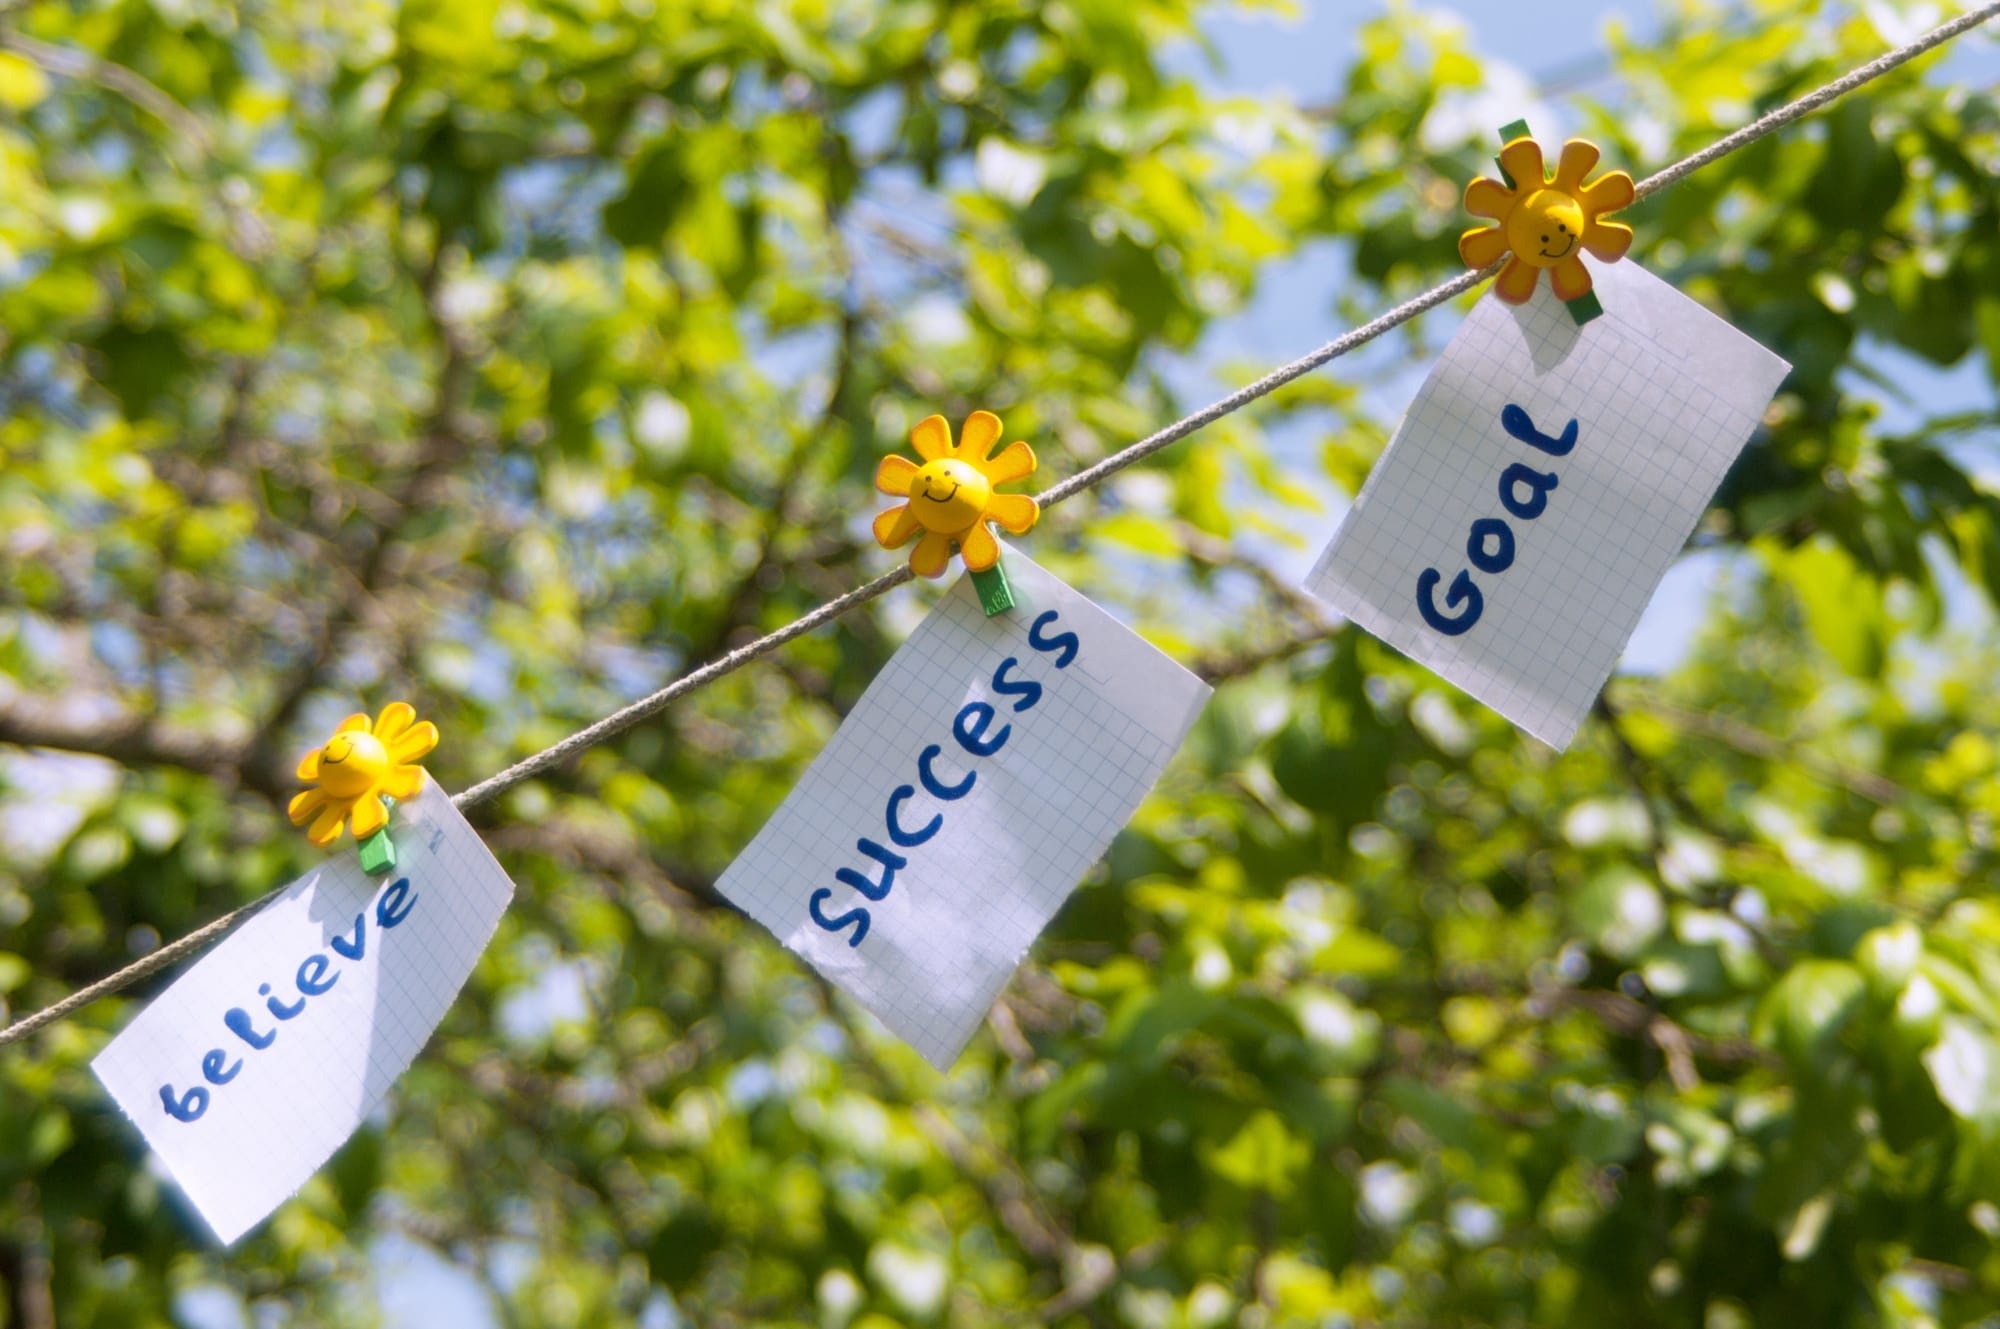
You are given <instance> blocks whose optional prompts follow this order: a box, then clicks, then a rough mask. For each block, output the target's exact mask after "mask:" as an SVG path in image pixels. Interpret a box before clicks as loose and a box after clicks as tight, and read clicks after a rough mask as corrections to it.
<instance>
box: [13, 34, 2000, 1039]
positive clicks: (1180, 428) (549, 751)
mask: <svg viewBox="0 0 2000 1329" xmlns="http://www.w3.org/2000/svg"><path fill="white" fill-rule="evenodd" d="M1996 14H2000V0H1989V3H1987V4H1984V5H1980V6H1978V7H1977V8H1974V9H1971V10H1968V11H1967V12H1966V13H1964V14H1962V15H1960V16H1959V17H1957V18H1955V19H1953V20H1951V21H1950V22H1949V23H1944V24H1941V25H1939V26H1938V27H1936V28H1933V29H1932V30H1931V31H1929V32H1927V33H1925V34H1924V35H1923V36H1921V37H1919V38H1917V39H1916V40H1915V41H1913V42H1910V43H1908V44H1906V45H1903V46H1898V47H1896V48H1895V49H1894V50H1891V51H1887V52H1885V53H1884V54H1882V55H1881V56H1879V57H1877V58H1876V59H1874V60H1871V61H1869V62H1868V63H1867V64H1865V65H1862V66H1860V67H1859V68H1856V69H1854V70H1853V71H1851V72H1849V73H1847V74H1845V75H1843V76H1841V77H1840V78H1838V79H1835V80H1834V81H1833V82H1831V83H1828V84H1826V85H1825V86H1824V87H1820V88H1817V89H1815V90H1813V91H1812V92H1809V93H1807V94H1806V95H1805V96H1803V97H1801V98H1799V99H1798V100H1796V101H1793V102H1788V103H1786V104H1785V105H1784V106H1781V107H1778V108H1777V109H1775V110H1772V111H1770V112H1767V113H1766V114H1764V115H1762V116H1759V117H1758V118H1757V119H1755V120H1753V121H1751V122H1750V123H1749V124H1747V125H1744V126H1743V127H1742V128H1741V129H1738V130H1736V131H1735V132H1734V133H1731V134H1729V135H1727V136H1726V137H1723V138H1720V139H1717V140H1716V141H1715V142H1714V143H1711V144H1709V145H1708V146H1707V147H1705V148H1703V149H1702V150H1701V151H1699V152H1697V153H1694V154H1693V155H1692V156H1688V157H1683V158H1682V159H1681V160H1680V161H1677V162H1675V163H1674V164H1673V165H1671V166H1668V167H1666V168H1665V169H1664V170H1660V171H1656V172H1654V173H1653V174H1652V175H1649V176H1647V177H1646V178H1645V179H1644V180H1641V181H1640V182H1639V183H1638V184H1637V186H1636V187H1635V190H1634V192H1635V194H1636V196H1637V198H1639V199H1643V198H1646V197H1647V196H1648V195H1651V194H1655V193H1658V192H1659V191H1660V190H1662V189H1665V188H1666V187H1667V186H1669V185H1671V184H1674V183H1676V182H1678V181H1680V180H1682V179H1684V178H1686V177H1687V176H1688V175H1690V174H1692V173H1693V172H1695V171H1698V170H1700V169H1701V168H1702V167H1704V166H1706V165H1708V164H1709V163H1711V162H1714V161H1717V160H1719V159H1721V158H1723V157H1726V156H1728V155H1729V154H1730V153H1732V152H1735V151H1736V150H1737V149H1738V148H1741V147H1745V146H1747V145H1748V144H1751V143H1754V142H1756V141H1757V140H1758V139H1761V138H1764V137H1766V136H1767V135H1770V134H1773V133H1776V132H1777V131H1778V130H1780V129H1782V128H1784V127H1785V126H1786V125H1789V124H1791V123H1793V122H1794V121H1797V120H1800V119H1803V118H1804V117H1805V116H1808V115H1811V114H1812V113H1813V112H1814V111H1817V110H1819V109H1820V108H1822V107H1824V106H1826V105H1828V104H1829V103H1831V102H1833V101H1836V100H1838V99H1839V98H1840V97H1843V96H1845V95H1846V94H1847V93H1849V92H1852V91H1854V89H1856V88H1858V87H1861V86H1862V85H1863V84H1866V83H1870V82H1873V81H1874V80H1875V79H1878V78H1880V77H1882V76H1883V75H1884V74H1886V73H1888V72H1889V71H1890V70H1892V69H1895V68H1897V67H1898V66H1900V65H1904V64H1907V63H1908V62H1909V61H1911V60H1914V59H1916V58H1917V57H1918V56H1920V55H1923V54H1925V53H1926V52H1928V51H1932V50H1935V49H1936V48H1938V47H1939V46H1942V45H1944V44H1945V43H1946V42H1948V41H1950V40H1951V39H1952V38H1954V37H1956V36H1958V35H1959V34H1961V33H1964V32H1967V31H1969V30H1971V29H1972V28H1975V27H1977V26H1979V25H1980V24H1982V23H1984V22H1986V21H1987V20H1988V19H1990V18H1992V17H1994V16H1995V15H1996ZM1635 201H1636V200H1635ZM1499 268H1500V264H1499V263H1497V262H1496V263H1494V264H1493V265H1492V266H1490V267H1488V268H1485V269H1482V270H1480V271H1477V272H1467V273H1462V274H1461V275H1459V276H1457V277H1454V278H1453V279H1452V280H1450V281H1448V282H1445V283H1443V284H1442V285H1439V286H1434V287H1432V288H1431V289H1430V290H1428V291H1426V292H1424V293H1423V294H1422V295H1419V296H1417V297H1416V298H1415V299H1413V300H1409V301H1406V302H1405V303H1403V304H1400V305H1398V306H1396V307H1395V308H1394V309H1392V310H1390V311H1389V312H1388V313H1386V314H1382V315H1380V316H1379V317H1377V318H1375V319H1373V320H1371V321H1369V322H1367V323H1364V324H1362V325H1361V326H1360V327H1358V328H1355V329H1353V330H1352V331H1350V332H1348V333H1346V334H1344V335H1342V336H1340V337H1337V338H1335V339H1334V340H1333V341H1330V342H1328V343H1327V344H1326V345H1324V346H1322V347H1320V348H1319V349H1318V350H1316V351H1312V352H1310V353H1309V354H1307V355H1303V356H1300V357H1299V358H1298V359H1296V360H1293V361H1292V362H1291V363H1289V364H1286V365H1282V366H1280V367H1279V368H1277V369H1274V370H1272V371H1271V372H1270V373H1268V374H1266V375H1264V377H1262V378H1260V379H1258V380H1257V381H1256V382H1254V383H1250V384H1247V385H1246V386H1244V387H1241V388H1238V389H1237V390H1236V391H1235V392H1232V393H1230V394H1229V395H1228V396H1226V397H1223V398H1221V399H1220V400H1218V401H1215V402H1212V403H1210V404H1209V405H1208V406H1205V407H1203V408H1202V409H1201V410H1199V411H1196V412H1195V413H1194V414H1192V415H1189V416H1185V417H1183V418H1182V419H1180V420H1177V421H1175V422H1174V423H1173V424H1171V425H1168V426H1167V427H1166V428H1164V429H1162V430H1160V431H1158V432H1157V433H1154V434H1151V435H1148V436H1147V437H1145V438H1142V439H1140V440H1139V441H1138V442H1136V443H1133V444H1131V445H1129V446H1128V447H1125V448H1122V449H1120V450H1119V451H1117V452H1114V453H1112V454H1111V455H1110V456H1108V457H1106V458H1104V459H1103V460H1102V461H1099V462H1097V463H1096V464H1095V465H1092V466H1089V467H1086V468H1085V469H1084V470H1081V471H1078V472H1077V473H1076V474H1075V475H1072V476H1071V477H1069V479H1067V480H1064V481H1062V482H1061V483H1060V484H1057V485H1055V486H1054V487H1053V488H1050V489H1047V490H1045V491H1043V492H1042V493H1041V494H1039V495H1037V496H1036V497H1037V498H1038V499H1039V500H1040V502H1041V505H1042V507H1043V508H1044V509H1047V508H1052V507H1054V506H1055V505H1056V504H1058V503H1061V502H1063V501H1065V500H1066V499H1070V498H1073V497H1075V496H1076V495H1077V494H1080V493H1082V492H1083V491H1084V490H1086V489H1090V488H1093V487H1095V486H1097V485H1099V484H1101V483H1103V482H1104V481H1105V480H1107V479H1109V478H1110V477H1111V476H1113V475H1116V474H1117V473H1118V472H1120V471H1122V470H1124V469H1125V468H1126V467H1128V466H1131V465H1133V464H1134V463H1135V462H1139V461H1143V460H1144V459H1145V458H1147V457H1150V456H1152V455H1153V454H1154V453H1156V452H1159V451H1161V450H1162V449H1164V448H1167V447H1170V446H1172V445H1173V444H1175V443H1178V442H1180V441H1181V440H1182V439H1184V438H1186V437H1188V435H1190V434H1192V433H1194V432H1195V431H1196V430H1199V429H1201V428H1203V427H1204V426H1207V425H1211V424H1213V423H1215V422H1216V421H1217V420H1220V419H1222V418H1223V417H1224V416H1226V415H1230V414H1232V413H1234V412H1236V411H1239V410H1241V409H1242V408H1243V407H1245V406H1248V405H1249V404H1250V403H1251V402H1254V401H1256V400H1258V399H1259V398H1261V397H1266V396H1269V395H1270V394H1271V393H1273V392H1275V391H1277V390H1278V389H1279V388H1281V387H1283V386H1285V385H1286V384H1287V383H1290V382H1291V381H1292V380H1294V379H1296V378H1300V377H1303V376H1304V375H1306V374H1309V373H1311V372H1312V371H1313V370H1315V369H1318V368H1320V367H1321V366H1323V365H1325V364H1327V363H1329V362H1331V361H1333V360H1337V359H1339V358H1340V357H1341V356H1343V355H1346V354H1347V353H1348V352H1349V351H1352V350H1355V349H1356V348H1358V347H1361V346H1365V345H1366V344H1367V343H1369V342H1371V341H1373V340H1375V339H1376V338H1377V337H1380V336H1381V335H1382V334H1383V333H1385V332H1388V331H1390V330H1392V329H1394V328H1396V327H1399V326H1400V325H1402V324H1404V323H1407V322H1409V321H1410V320H1411V319H1413V318H1415V317H1416V316H1417V315H1418V314H1421V313H1423V312H1424V311H1426V310H1428V309H1434V308H1436V307H1437V306H1438V305H1441V304H1443V303H1444V302H1445V301H1447V300H1450V299H1453V298H1454V297H1456V296H1459V295H1463V294H1464V293H1465V292H1467V291H1470V290H1471V289H1472V288H1473V287H1475V286H1477V285H1479V283H1481V282H1482V281H1485V280H1486V279H1487V278H1488V277H1490V276H1492V275H1493V274H1494V273H1495V272H1497V271H1498V270H1499ZM911 576H912V574H911V572H910V569H909V567H908V565H904V566H902V567H899V568H897V569H896V570H895V571H894V572H888V573H884V574H883V575H882V576H880V577H877V578H875V580H873V581H871V582H868V583H867V584H866V585H863V586H858V587H856V588H855V589H854V590H851V591H849V592H847V593H846V594H845V595H842V596H839V597H837V598H835V599H832V600H829V601H827V602H826V603H825V604H823V605H821V606H820V607H819V608H817V609H815V610H813V611H812V612H810V613H808V614H806V615H805V616H803V617H802V618H798V619H796V620H794V621H793V622H791V623H788V624H786V625H785V626H784V627H781V628H779V629H777V630H776V631H775V632H771V633H768V634H766V635H765V636H762V637H759V638H758V639H757V640H755V641H753V642H750V643H748V644H746V645H743V646H740V647H738V648H737V649H735V650H733V651H730V652H729V653H728V654H726V655H723V656H720V657H718V658H717V659H715V660H711V661H710V662H709V663H707V664H705V665H703V666H701V668H699V669H696V670H694V671H693V672H691V673H687V674H683V675H682V676H681V677H679V678H677V679H675V680H674V681H673V682H671V683H669V684H667V685H666V686H665V687H663V688H661V689H660V690H659V691H657V692H654V693H652V694H651V695H650V696H646V697H642V698H640V699H639V700H638V701H635V702H633V703H632V704H631V705H629V706H626V707H624V708H623V709H621V710H618V711H614V712H613V713H612V714H610V715H607V716H605V717H604V718H603V719H602V720H599V721H597V723H595V724H593V725H590V726H589V727H588V728H585V729H580V730H578V731H577V732H576V733H574V734H571V735H570V736H569V737H568V738H565V739H563V740H562V741H561V742H559V743H556V744H554V745H553V746H551V747H546V748H543V749H542V750H541V751H540V752H537V753H534V754H533V755H531V756H528V757H525V758H523V759H522V760H520V761H518V762H516V763H514V764H513V765H512V766H509V767H507V768H506V769H505V770H503V771H500V772H499V773H497V774H495V775H491V776H488V777H487V778H486V779H484V780H481V781H480V782H479V783H478V784H476V785H473V786H472V787H471V788H470V789H467V790H465V791H464V792H462V793H460V794H458V795H457V796H456V797H454V798H453V799H452V802H453V803H454V804H456V805H457V806H458V807H459V808H460V809H461V810H463V809H466V808H471V807H475V806H477V805H478V804H481V803H484V802H486V801H488V800H489V799H492V798H494V797H496V796H498V795H499V794H502V793H504V792H506V791H507V790H508V789H511V788H513V787H514V786H515V785H517V784H520V783H521V782H522V781H524V780H529V779H532V778H534V777H535V776H537V775H540V774H542V773H543V772H545V771H549V770H552V769H554V768H555V767H557V766H560V765H562V764H563V763H564V762H565V761H568V760H569V759H570V758H571V757H573V756H575V755H576V754H578V753H580V752H583V751H585V750H586V749H589V748H593V747H596V746H597V745H599V744H601V743H604V742H607V741H609V740H610V739H612V738H615V737H617V736H618V735H619V734H622V733H624V732H626V731H627V730H629V729H633V728H635V727H637V726H638V725H641V724H643V723H645V722H646V721H647V720H650V719H651V718H653V717H654V716H655V715H658V714H659V713H660V712H661V711H664V710H665V709H666V708H667V707H669V706H671V705H672V704H673V703H674V702H676V701H678V700H680V699H681V698H682V697H685V696H686V695H688V694H689V693H690V692H695V691H698V690H699V689H701V688H704V687H706V686H708V685H709V684H710V683H713V682H715V681H716V680H717V679H720V678H723V677H726V676H727V675H729V674H733V673H735V672H736V671H737V670H739V669H741V668H743V667H744V666H745V665H747V664H750V663H751V662H752V661H754V660H757V659H760V658H762V657H763V656H766V655H769V654H770V653H771V652H773V651H775V650H777V649H778V648H779V647H781V646H783V645H785V644H786V643H787V642H790V641H793V640H795V639H797V638H799V637H802V636H804V635H805V634H806V633H808V632H811V631H813V630H814V629H816V628H819V627H822V626H824V625H825V624H828V623H831V622H832V621H833V620H835V619H837V618H839V617H841V616H842V615H844V614H846V613H848V612H849V611H851V610H855V609H859V608H860V607H861V606H862V605H865V604H867V603H868V602H869V601H871V600H874V599H878V598H879V597H881V596H883V595H886V594H887V593H888V592H890V591H892V590H894V589H895V588H896V587H898V586H901V585H902V584H903V583H904V582H907V581H909V580H910V579H911ZM284 889H285V887H282V886H280V887H278V888H276V889H274V890H272V891H270V892H269V893H267V894H265V895H264V896H262V897H261V898H259V899H257V900H254V901H252V902H251V903H249V904H246V905H243V906H241V907H240V908H237V909H234V910H231V911H230V912H229V913H227V914H224V915H223V916H222V917H220V918H218V919H216V920H215V921H214V922H212V923H208V924H205V925H204V926H202V927H200V928H197V929H195V930H194V931H193V932H190V933H188V934H187V935H186V936H184V937H181V938H179V939H177V940H175V941H172V942H169V943H167V944H166V945H164V946H162V947H160V948H159V949H158V950H156V951H154V952H153V953H151V954H150V955H147V956H145V957H143V958H142V959H139V960H137V961H135V962H133V963H132V964H129V965H127V966H125V967H124V968H123V969H120V970H118V971H117V972H116V973H114V974H111V975H109V976H107V977H105V978H102V979H99V980H98V981H97V982H95V983H92V984H91V985H90V986H88V987H85V988H81V989H79V990H77V991H76V992H73V993H71V994H70V995H69V996H67V997H65V998H63V999H62V1000H61V1001H58V1002H56V1003H55V1004H54V1005H51V1006H48V1007H46V1008H44V1009H43V1010H40V1011H37V1012H35V1013H34V1014H33V1015H27V1016H23V1017H22V1018H21V1019H19V1020H16V1021H15V1022H14V1023H12V1024H10V1025H8V1026H7V1027H6V1028H4V1029H0V1047H5V1046H6V1045H8V1044H10V1043H17V1042H19V1041H21V1040H22V1039H24V1038H26V1037H28V1036H29V1035H30V1034H33V1033H34V1032H35V1031H37V1030H39V1029H44V1028H47V1027H48V1026H49V1025H52V1024H54V1023H56V1022H57V1021H59V1020H62V1019H64V1018H65V1017H67V1016H69V1015H73V1014H75V1013H76V1012H77V1011H80V1010H82V1009H83V1008H84V1007H86V1006H88V1005H90V1004H92V1003H93V1002H96V1001H98V1000H101V999H102V998H104V997H108V996H110V995H111V994H112V993H114V992H117V991H119V990H120V989H122V988H125V987H129V986H130V985H131V984H133V983H136V982H138V981H139V980H140V979H142V978H145V977H147V976H148V975H150V974H154V973H157V972H159V971H160V970H161V969H164V968H166V967H167V966H169V965H172V964H174V963H176V962H177V961H179V960H182V959H184V958H186V957H188V956H190V955H193V954H195V953H197V952H199V951H201V950H203V949H205V948H206V947H207V946H208V944H209V943H210V942H211V941H215V940H218V939H220V938H221V937H222V936H223V935H224V934H225V933H227V932H228V931H229V930H230V929H231V928H233V927H234V926H235V925H236V924H237V923H239V922H241V921H242V920H243V919H245V918H248V917H249V916H250V915H251V914H253V913H255V912H256V911H257V910H258V909H261V908H262V907H263V906H264V905H266V904H268V903H269V902H270V901H272V900H273V899H275V898H277V896H278V895H279V894H280V893H281V892H282V891H283V890H284Z"/></svg>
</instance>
